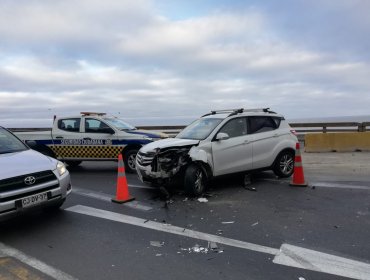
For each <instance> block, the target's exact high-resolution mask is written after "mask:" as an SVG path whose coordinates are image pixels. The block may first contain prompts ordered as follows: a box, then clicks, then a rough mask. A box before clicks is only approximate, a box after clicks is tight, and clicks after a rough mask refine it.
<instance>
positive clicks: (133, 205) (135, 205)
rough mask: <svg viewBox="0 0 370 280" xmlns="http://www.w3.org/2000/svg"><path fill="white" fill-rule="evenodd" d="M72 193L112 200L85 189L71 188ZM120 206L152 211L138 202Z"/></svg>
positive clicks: (109, 197) (105, 195)
mask: <svg viewBox="0 0 370 280" xmlns="http://www.w3.org/2000/svg"><path fill="white" fill-rule="evenodd" d="M72 192H73V193H75V194H78V195H82V196H85V197H89V198H95V199H99V200H102V201H106V202H112V198H113V197H112V196H109V195H107V194H104V193H99V192H94V191H90V190H87V189H82V188H76V187H73V190H72ZM122 205H123V206H127V207H130V208H134V209H138V210H143V211H149V210H152V209H153V208H152V207H150V206H147V205H144V204H142V203H140V202H139V201H130V202H126V203H124V204H122Z"/></svg>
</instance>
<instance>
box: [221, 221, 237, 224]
mask: <svg viewBox="0 0 370 280" xmlns="http://www.w3.org/2000/svg"><path fill="white" fill-rule="evenodd" d="M233 223H235V222H234V221H230V222H222V224H224V225H225V224H233Z"/></svg>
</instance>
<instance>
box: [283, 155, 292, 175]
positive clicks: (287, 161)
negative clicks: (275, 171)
mask: <svg viewBox="0 0 370 280" xmlns="http://www.w3.org/2000/svg"><path fill="white" fill-rule="evenodd" d="M293 168H294V160H293V156H292V155H291V154H285V155H283V156H282V157H281V160H280V171H281V172H282V173H283V174H285V175H289V174H291V173H292V172H293Z"/></svg>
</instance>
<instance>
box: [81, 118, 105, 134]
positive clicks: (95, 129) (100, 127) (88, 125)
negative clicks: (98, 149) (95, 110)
mask: <svg viewBox="0 0 370 280" xmlns="http://www.w3.org/2000/svg"><path fill="white" fill-rule="evenodd" d="M107 129H109V126H108V125H107V124H106V123H104V122H102V121H99V120H96V119H88V118H87V119H85V132H90V133H107Z"/></svg>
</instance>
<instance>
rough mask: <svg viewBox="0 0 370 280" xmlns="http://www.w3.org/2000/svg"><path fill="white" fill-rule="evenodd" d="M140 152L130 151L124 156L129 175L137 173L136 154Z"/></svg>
mask: <svg viewBox="0 0 370 280" xmlns="http://www.w3.org/2000/svg"><path fill="white" fill-rule="evenodd" d="M137 152H138V150H129V151H127V152H126V153H125V154H124V155H123V161H124V163H125V169H126V171H127V172H128V173H136V154H137Z"/></svg>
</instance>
